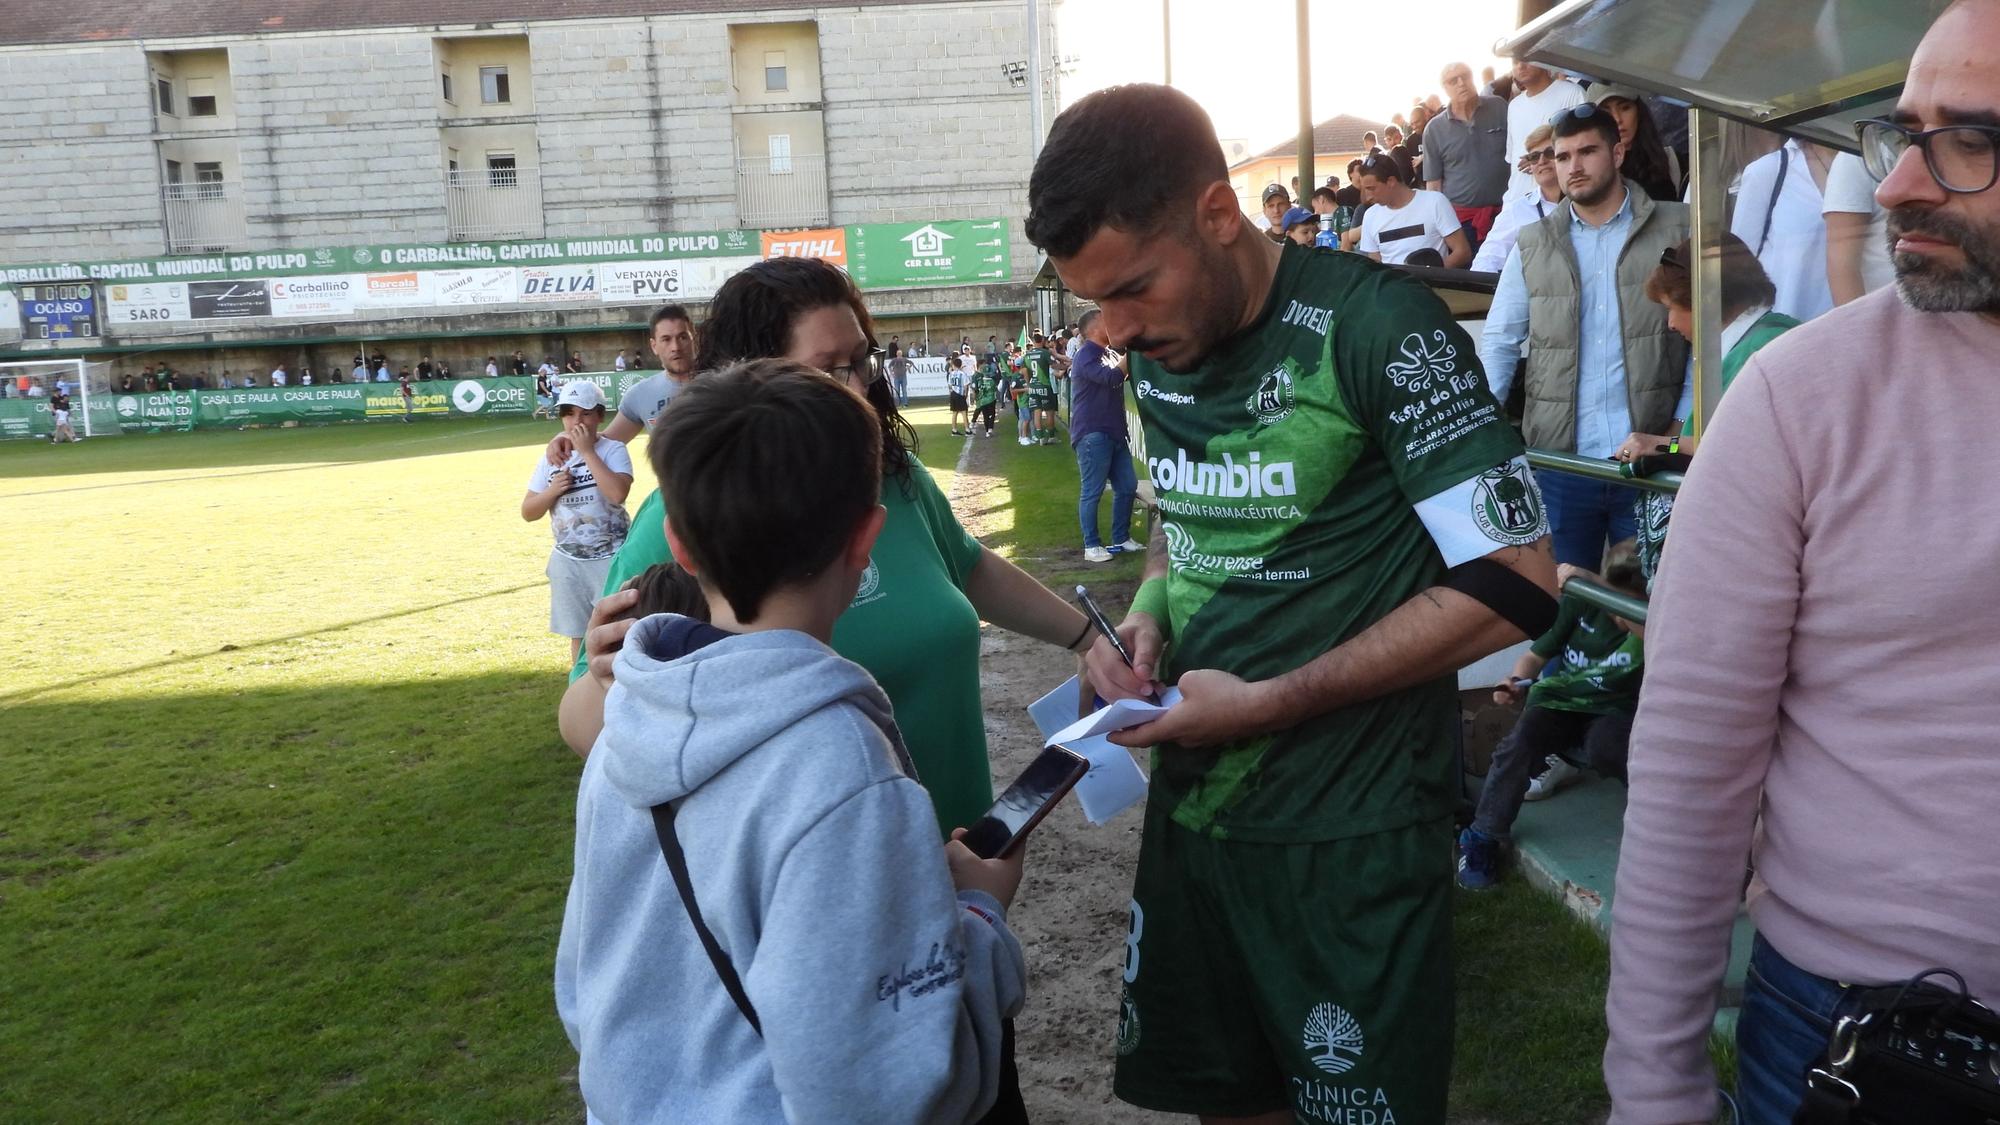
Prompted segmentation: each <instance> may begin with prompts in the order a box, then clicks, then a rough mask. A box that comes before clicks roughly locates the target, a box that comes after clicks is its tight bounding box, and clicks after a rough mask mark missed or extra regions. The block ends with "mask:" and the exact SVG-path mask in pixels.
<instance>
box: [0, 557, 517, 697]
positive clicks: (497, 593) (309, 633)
mask: <svg viewBox="0 0 2000 1125" xmlns="http://www.w3.org/2000/svg"><path fill="white" fill-rule="evenodd" d="M545 585H547V583H545V582H523V583H521V584H520V585H518V586H503V587H501V588H500V589H497V590H485V591H482V592H480V593H477V594H467V595H465V596H464V597H461V598H446V599H445V600H443V601H439V602H430V603H428V604H425V605H416V606H409V607H407V608H404V609H396V610H390V611H389V612H387V613H377V614H374V615H372V616H368V617H356V618H353V619H351V620H347V621H336V622H333V623H331V624H328V625H321V626H319V627H318V628H314V629H303V630H300V631H299V632H296V633H286V634H284V635H283V636H278V637H265V638H263V639H262V640H255V641H249V642H246V643H244V644H240V645H239V644H229V645H224V646H223V647H222V648H220V649H218V650H216V651H218V652H242V651H248V650H253V649H260V648H267V647H269V646H271V645H279V644H284V643H286V642H288V641H296V640H300V639H302V638H305V637H317V636H321V635H323V634H326V633H334V632H338V631H340V630H342V629H351V628H353V627H355V626H356V625H372V624H374V623H376V622H378V621H393V620H395V619H396V618H399V617H414V616H416V615H418V614H423V613H429V612H431V611H432V610H438V609H444V608H447V607H449V606H455V605H464V604H465V603H467V602H477V601H484V600H485V599H487V598H500V597H505V596H507V595H508V594H518V593H520V592H521V591H522V590H534V589H540V588H542V587H543V586H545ZM214 655H215V652H190V653H186V654H184V655H181V656H169V657H163V658H161V659H159V660H152V661H148V662H146V663H144V664H132V665H128V666H126V667H123V668H114V669H111V670H109V671H104V672H98V673H96V674H94V675H89V676H79V677H77V678H76V679H73V680H62V681H60V682H57V683H53V684H38V685H36V686H34V687H26V688H21V689H19V690H16V691H11V692H5V693H0V703H13V702H15V701H16V700H24V699H32V698H34V697H35V696H38V695H47V694H48V693H50V692H53V691H64V690H67V689H69V688H78V687H88V686H90V685H91V684H95V683H101V682H104V681H109V680H119V679H123V678H125V677H127V676H130V675H132V674H134V673H137V672H150V671H153V670H155V669H159V668H170V667H172V666H174V665H176V664H189V663H193V662H194V661H197V660H206V659H208V658H209V657H211V656H214Z"/></svg>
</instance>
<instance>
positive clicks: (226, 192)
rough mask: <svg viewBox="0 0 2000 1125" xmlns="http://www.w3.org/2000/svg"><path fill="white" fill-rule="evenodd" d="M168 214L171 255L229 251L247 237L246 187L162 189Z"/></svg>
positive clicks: (221, 184)
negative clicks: (244, 207)
mask: <svg viewBox="0 0 2000 1125" xmlns="http://www.w3.org/2000/svg"><path fill="white" fill-rule="evenodd" d="M160 202H161V204H162V205H163V207H164V208H165V211H166V220H167V253H169V254H193V253H198V252H200V251H204V250H228V249H232V248H235V247H238V246H241V245H242V244H243V242H244V240H245V238H246V237H247V233H248V232H247V227H246V224H245V222H244V217H243V185H242V184H240V183H238V182H236V181H234V180H199V181H195V182H193V183H189V182H186V181H183V182H180V183H172V184H167V185H165V186H164V187H162V188H161V189H160Z"/></svg>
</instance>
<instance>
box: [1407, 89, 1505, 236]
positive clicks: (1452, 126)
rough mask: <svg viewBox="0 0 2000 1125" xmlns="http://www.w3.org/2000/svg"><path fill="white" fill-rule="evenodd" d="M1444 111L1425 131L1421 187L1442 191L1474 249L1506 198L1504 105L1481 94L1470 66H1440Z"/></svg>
mask: <svg viewBox="0 0 2000 1125" xmlns="http://www.w3.org/2000/svg"><path fill="white" fill-rule="evenodd" d="M1442 81H1443V83H1444V92H1445V94H1446V95H1447V96H1449V97H1450V98H1451V100H1450V101H1449V102H1448V103H1446V105H1445V111H1444V112H1443V113H1440V114H1438V115H1437V116H1436V117H1434V118H1432V119H1431V122H1430V124H1429V125H1427V126H1425V127H1424V177H1425V183H1424V186H1425V187H1427V188H1429V189H1430V190H1432V191H1440V192H1443V193H1444V197H1445V198H1446V199H1448V200H1450V201H1451V207H1452V210H1453V211H1455V212H1457V214H1458V220H1459V222H1461V223H1463V224H1465V233H1466V238H1467V240H1468V241H1469V242H1471V243H1472V244H1473V246H1474V248H1475V249H1476V248H1477V247H1478V244H1479V243H1481V242H1484V241H1486V232H1488V231H1490V230H1492V229H1493V220H1494V219H1495V218H1497V217H1499V215H1500V204H1501V201H1502V199H1503V198H1504V197H1505V196H1506V194H1507V177H1508V174H1509V172H1510V171H1511V169H1510V168H1509V167H1508V165H1507V103H1506V102H1504V101H1501V100H1500V99H1499V98H1496V97H1494V96H1492V95H1491V94H1481V93H1480V92H1479V87H1478V86H1476V85H1475V84H1474V83H1473V78H1472V68H1471V67H1469V66H1467V65H1465V64H1464V63H1453V64H1451V65H1450V66H1448V67H1445V68H1444V74H1443V75H1442Z"/></svg>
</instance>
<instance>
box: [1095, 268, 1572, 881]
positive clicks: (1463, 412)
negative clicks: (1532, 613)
mask: <svg viewBox="0 0 2000 1125" xmlns="http://www.w3.org/2000/svg"><path fill="white" fill-rule="evenodd" d="M1133 375H1134V382H1135V388H1136V390H1137V392H1138V396H1139V410H1140V418H1141V421H1142V423H1143V425H1144V429H1145V435H1146V455H1147V466H1146V467H1147V471H1148V474H1149V476H1150V477H1151V478H1152V482H1153V489H1154V494H1155V496H1156V497H1157V500H1158V505H1159V512H1160V517H1161V522H1162V531H1163V532H1164V534H1165V537H1166V545H1167V557H1168V564H1169V566H1168V580H1167V591H1168V607H1169V612H1168V616H1169V619H1170V622H1169V632H1170V639H1171V642H1172V648H1171V650H1170V653H1169V656H1168V662H1169V665H1170V669H1171V671H1172V672H1174V673H1179V672H1185V671H1188V670H1191V669H1196V668H1218V669H1222V670H1224V671H1228V672H1231V673H1234V674H1236V675H1238V676H1241V677H1243V678H1245V679H1248V680H1261V679H1268V678H1271V677H1274V676H1277V675H1280V674H1282V673H1285V672H1289V671H1291V670H1292V669H1294V668H1297V667H1299V666H1301V665H1303V664H1306V663H1309V662H1310V661H1312V660H1313V659H1314V658H1316V657H1318V656H1320V655H1321V654H1322V653H1325V652H1326V651H1327V650H1329V649H1331V648H1333V647H1335V646H1336V645H1339V644H1341V643H1342V642H1344V641H1346V640H1348V639H1349V638H1351V637H1354V636H1355V635H1356V634H1358V633H1360V632H1362V631H1363V630H1365V629H1366V628H1368V627H1369V626H1370V625H1373V624H1374V623H1375V622H1377V621H1379V620H1381V619H1382V618H1383V617H1385V616H1387V615H1388V614H1389V613H1390V611H1392V610H1394V609H1395V608H1396V607H1398V606H1400V605H1402V604H1403V603H1404V602H1407V601H1409V600H1410V599H1411V598H1413V597H1415V596H1416V595H1417V594H1418V593H1419V592H1421V591H1423V590H1424V589H1426V588H1427V587H1430V586H1433V585H1435V584H1436V583H1437V582H1438V580H1439V579H1440V578H1441V577H1442V576H1443V574H1444V571H1445V569H1446V567H1448V566H1455V565H1457V564H1459V563H1461V562H1464V561H1466V560H1468V559H1473V558H1478V557H1481V556H1483V555H1487V554H1490V553H1492V552H1494V551H1497V550H1500V549H1501V548H1502V547H1505V546H1509V545H1512V546H1522V545H1526V544H1529V543H1532V542H1534V541H1535V540H1536V539H1538V538H1540V537H1542V536H1543V535H1545V534H1547V522H1546V520H1545V518H1544V517H1543V514H1542V508H1541V500H1540V493H1539V492H1538V491H1537V490H1536V488H1535V485H1534V480H1533V477H1532V476H1531V475H1530V474H1529V472H1528V469H1527V463H1526V461H1525V459H1524V457H1523V452H1524V451H1523V448H1522V445H1521V439H1520V437H1519V436H1518V435H1517V434H1516V433H1515V432H1514V430H1513V428H1512V427H1510V426H1509V425H1507V423H1506V421H1505V419H1504V418H1503V416H1502V414H1501V411H1500V407H1499V404H1498V403H1496V402H1494V400H1493V397H1492V395H1491V394H1490V393H1488V391H1487V389H1486V378H1485V376H1484V374H1483V373H1482V372H1481V370H1480V366H1479V359H1478V353H1477V352H1476V350H1475V349H1474V347H1473V343H1472V340H1471V339H1470V338H1469V337H1467V336H1466V334H1465V332H1464V331H1463V330H1462V329H1460V328H1459V327H1458V325H1457V323H1456V322H1454V321H1453V320H1452V318H1451V314H1450V313H1449V312H1448V311H1447V310H1446V308H1445V306H1444V304H1443V302H1441V301H1439V300H1438V298H1437V297H1436V296H1435V295H1434V294H1432V293H1431V292H1430V290H1429V289H1428V288H1427V287H1425V286H1424V284H1423V283H1422V282H1419V281H1417V280H1415V279H1413V278H1411V277H1409V276H1408V275H1406V274H1403V273H1402V272H1400V271H1397V270H1393V269H1390V268H1387V267H1384V266H1380V265H1377V264H1376V263H1374V262H1371V261H1369V260H1368V259H1366V258H1364V257H1362V256H1361V255H1357V254H1317V253H1314V252H1313V251H1312V250H1311V249H1309V248H1307V247H1302V246H1295V245H1294V246H1286V247H1285V248H1284V251H1283V254H1282V256H1281V258H1280V260H1279V266H1278V272H1277V276H1276V279H1275V281H1274V283H1273V285H1272V288H1271V293H1270V297H1269V299H1268V301H1267V302H1266V304H1265V306H1264V309H1263V311H1262V313H1261V314H1260V315H1259V316H1258V318H1257V320H1256V322H1255V323H1254V324H1252V325H1250V326H1249V327H1248V328H1246V329H1245V330H1244V331H1242V332H1241V333H1238V334H1237V335H1236V336H1235V337H1232V338H1231V339H1230V340H1228V341H1226V342H1224V343H1223V344H1222V345H1221V346H1220V347H1219V348H1218V349H1217V350H1216V351H1215V352H1214V353H1213V354H1212V355H1211V356H1210V357H1209V359H1208V361H1207V362H1206V363H1205V364H1204V365H1203V366H1202V367H1201V368H1200V369H1199V370H1197V371H1195V372H1193V373H1192V374H1187V375H1176V374H1173V373H1170V372H1167V371H1166V370H1164V369H1163V368H1161V367H1159V366H1158V365H1157V364H1154V363H1152V362H1151V361H1149V360H1147V359H1145V358H1144V357H1143V356H1139V355H1134V356H1133ZM1455 688H1456V685H1455V683H1454V681H1453V679H1452V678H1451V677H1441V678H1439V679H1436V680H1433V681H1430V682H1428V683H1424V684H1420V685H1418V686H1416V687H1412V688H1408V689H1405V690H1402V691H1398V692H1394V693H1392V694H1390V695H1387V696H1383V697H1380V698H1376V699H1371V700H1367V701H1364V702H1361V703H1357V704H1354V705H1352V706H1348V707H1343V708H1340V709H1338V710H1335V711H1332V712H1329V713H1327V714H1324V715H1321V716H1319V717H1317V718H1314V719H1311V720H1308V721H1307V722H1305V723H1302V724H1300V725H1299V726H1296V727H1293V728H1291V729H1289V730H1285V731H1280V732H1277V733H1275V734H1271V735H1262V736H1258V737H1254V738H1250V739H1246V740H1243V741H1241V742H1237V743H1232V744H1227V745H1224V746H1220V747H1210V748H1204V749H1187V748H1182V747H1179V746H1175V745H1172V744H1168V745H1165V746H1161V747H1158V748H1157V749H1156V750H1155V753H1154V772H1153V789H1152V797H1151V799H1152V800H1155V801H1162V802H1165V803H1166V804H1167V805H1168V807H1169V808H1170V809H1171V810H1172V813H1171V815H1172V816H1173V818H1174V820H1175V821H1176V822H1177V823H1179V824H1181V825H1183V826H1185V827H1187V828H1189V829H1192V830H1195V831H1199V832H1204V833H1207V834H1210V835H1214V836H1224V837H1230V838H1235V839H1241V840H1250V841H1260V842H1304V841H1312V840H1327V839H1338V838H1342V837H1347V836H1357V835H1362V834H1366V833H1370V832H1380V831H1387V830H1389V829H1393V828H1398V827H1402V826H1404V825H1408V824H1414V823H1418V822H1420V821H1424V820H1428V819H1432V818H1435V817H1438V816H1441V815H1444V814H1445V813H1447V812H1448V811H1449V810H1450V809H1451V807H1452V803H1453V801H1454V799H1455V797H1454V795H1455V792H1456V790H1455V787H1454V785H1453V780H1454V779H1453V776H1452V770H1453V749H1452V748H1453V746H1454V744H1455V738H1456V733H1457V724H1458V702H1457V694H1456V690H1455Z"/></svg>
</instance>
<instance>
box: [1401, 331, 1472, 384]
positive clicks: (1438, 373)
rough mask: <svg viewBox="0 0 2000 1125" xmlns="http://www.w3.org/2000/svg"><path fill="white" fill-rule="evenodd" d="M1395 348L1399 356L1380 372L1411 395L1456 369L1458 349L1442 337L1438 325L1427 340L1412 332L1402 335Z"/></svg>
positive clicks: (1441, 379)
mask: <svg viewBox="0 0 2000 1125" xmlns="http://www.w3.org/2000/svg"><path fill="white" fill-rule="evenodd" d="M1398 350H1399V351H1401V352H1402V353H1403V358H1402V359H1400V360H1397V361H1395V362H1393V363H1391V364H1389V366H1388V367H1386V368H1384V369H1383V374H1385V375H1387V376H1389V381H1390V382H1391V383H1394V384H1396V385H1397V386H1399V387H1401V388H1403V389H1404V390H1406V391H1409V392H1411V393H1412V394H1416V393H1421V392H1423V391H1427V390H1430V389H1431V385H1432V384H1433V383H1439V382H1442V381H1444V380H1445V379H1448V378H1450V377H1451V375H1452V373H1453V372H1455V371H1457V370H1458V349H1457V348H1456V347H1454V346H1453V345H1452V344H1451V343H1450V341H1449V340H1448V339H1447V338H1446V337H1445V334H1444V329H1442V328H1440V329H1438V330H1436V331H1434V332H1432V333H1431V338H1430V339H1429V340H1425V339H1424V337H1423V335H1422V334H1421V333H1417V332H1412V333H1410V334H1409V335H1408V336H1405V337H1403V344H1402V347H1401V348H1399V349H1398Z"/></svg>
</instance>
